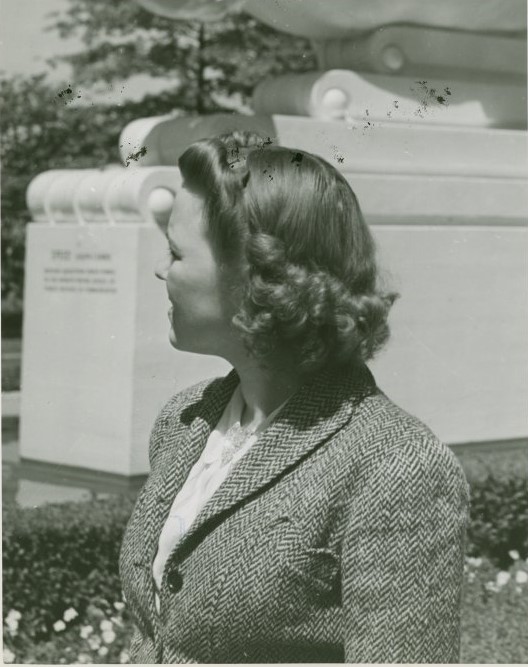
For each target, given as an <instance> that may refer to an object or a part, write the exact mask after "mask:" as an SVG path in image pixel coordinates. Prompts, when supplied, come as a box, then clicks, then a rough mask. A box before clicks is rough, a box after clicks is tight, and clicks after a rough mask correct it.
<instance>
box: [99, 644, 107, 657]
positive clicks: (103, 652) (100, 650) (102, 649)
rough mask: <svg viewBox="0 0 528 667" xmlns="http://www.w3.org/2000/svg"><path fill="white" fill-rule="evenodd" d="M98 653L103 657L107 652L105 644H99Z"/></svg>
mask: <svg viewBox="0 0 528 667" xmlns="http://www.w3.org/2000/svg"><path fill="white" fill-rule="evenodd" d="M97 653H98V655H100V656H102V657H104V656H105V655H106V654H107V653H108V649H107V648H106V646H101V648H100V649H99V650H98V651H97Z"/></svg>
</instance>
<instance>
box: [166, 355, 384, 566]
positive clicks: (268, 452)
mask: <svg viewBox="0 0 528 667" xmlns="http://www.w3.org/2000/svg"><path fill="white" fill-rule="evenodd" d="M231 375H232V374H231ZM229 377H230V376H228V378H229ZM233 389H234V386H233ZM375 391H376V385H375V382H374V379H373V377H372V375H371V373H370V371H369V370H368V369H367V368H366V366H364V365H361V366H358V367H356V368H355V369H354V370H352V371H348V372H335V371H334V372H330V371H323V372H321V373H319V374H318V375H317V376H316V377H314V378H313V379H312V380H311V381H310V382H308V383H306V384H305V385H304V386H302V387H301V389H300V390H299V391H298V392H297V393H296V394H295V395H294V396H293V397H292V398H291V399H290V401H289V402H288V403H287V404H286V405H285V406H284V408H283V409H282V410H281V412H280V413H279V415H278V416H277V418H276V420H275V421H274V422H273V423H272V424H271V426H270V427H269V428H268V429H266V431H264V433H263V434H262V436H261V437H260V438H259V439H258V440H257V442H256V443H255V444H254V445H253V446H252V447H251V449H250V450H249V452H248V453H247V454H245V456H243V457H242V459H240V461H239V462H238V464H237V465H236V466H235V468H234V469H233V471H232V472H231V474H230V475H229V477H228V478H227V479H226V480H225V481H224V482H223V484H222V485H221V486H220V488H219V489H218V490H217V491H216V493H215V494H214V496H213V497H212V498H211V499H210V500H209V502H208V503H207V504H206V505H205V507H204V508H203V509H202V511H201V512H200V514H199V515H198V517H197V518H196V520H195V521H194V523H193V524H192V526H191V528H190V529H189V531H188V532H187V534H186V535H185V537H184V538H183V540H182V541H181V542H180V544H179V546H178V548H177V550H176V551H177V553H180V555H181V556H182V557H184V555H183V554H185V555H186V554H187V552H189V551H190V550H192V548H193V546H192V545H193V542H194V540H193V538H196V537H197V535H198V534H199V533H201V532H202V531H203V530H204V529H205V525H206V524H208V523H210V522H211V521H212V520H213V519H214V518H215V517H218V515H220V514H222V513H224V512H226V511H228V510H230V509H232V508H233V507H234V506H235V505H236V504H238V503H240V502H241V501H243V500H244V499H245V498H247V497H248V496H251V495H254V494H256V493H257V492H258V491H259V490H260V489H262V488H264V487H265V486H266V485H269V484H270V483H271V482H272V481H273V480H274V479H275V478H277V477H278V476H280V475H281V474H284V473H285V472H286V471H287V470H289V469H291V468H293V467H294V466H295V465H296V464H298V463H299V462H300V461H301V460H302V459H304V458H305V457H307V456H308V455H309V454H310V453H311V452H312V451H314V450H315V449H316V448H317V447H318V446H320V445H322V444H323V443H324V442H326V441H327V440H329V439H330V438H331V437H332V436H333V435H334V434H335V433H336V432H337V431H338V430H339V429H341V428H342V427H343V426H344V424H345V423H347V422H348V421H350V419H351V418H352V416H353V413H354V409H355V407H356V406H357V405H358V404H359V403H360V402H361V400H362V399H363V398H364V397H365V396H367V395H369V394H372V393H374V392H375ZM220 414H221V413H220ZM220 414H219V415H218V418H220ZM215 423H216V422H215ZM209 432H210V431H209ZM206 437H207V436H206ZM203 446H205V441H204V442H203Z"/></svg>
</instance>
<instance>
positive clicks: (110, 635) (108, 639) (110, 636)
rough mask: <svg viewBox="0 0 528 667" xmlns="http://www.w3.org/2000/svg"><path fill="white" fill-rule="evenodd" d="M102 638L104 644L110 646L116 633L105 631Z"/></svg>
mask: <svg viewBox="0 0 528 667" xmlns="http://www.w3.org/2000/svg"><path fill="white" fill-rule="evenodd" d="M102 637H103V641H104V643H105V644H111V643H112V642H113V641H114V639H115V638H116V633H115V632H114V631H113V630H105V631H104V632H103V634H102Z"/></svg>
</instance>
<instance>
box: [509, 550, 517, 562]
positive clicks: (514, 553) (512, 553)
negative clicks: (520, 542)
mask: <svg viewBox="0 0 528 667" xmlns="http://www.w3.org/2000/svg"><path fill="white" fill-rule="evenodd" d="M508 556H509V557H510V558H511V559H512V560H519V552H518V551H517V550H516V549H512V550H511V551H508Z"/></svg>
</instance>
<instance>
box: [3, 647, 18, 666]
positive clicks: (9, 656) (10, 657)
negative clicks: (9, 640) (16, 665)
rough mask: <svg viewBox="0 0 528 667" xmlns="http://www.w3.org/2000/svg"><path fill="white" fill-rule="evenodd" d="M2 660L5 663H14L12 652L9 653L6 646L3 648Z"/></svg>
mask: <svg viewBox="0 0 528 667" xmlns="http://www.w3.org/2000/svg"><path fill="white" fill-rule="evenodd" d="M3 658H4V662H5V663H10V662H15V658H16V656H15V654H14V653H13V651H10V650H9V649H8V648H7V646H4V653H3Z"/></svg>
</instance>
